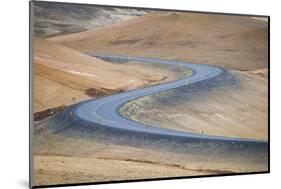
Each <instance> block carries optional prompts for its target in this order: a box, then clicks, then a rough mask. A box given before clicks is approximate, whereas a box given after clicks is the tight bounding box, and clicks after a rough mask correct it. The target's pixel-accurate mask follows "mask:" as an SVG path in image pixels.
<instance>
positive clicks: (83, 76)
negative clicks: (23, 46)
mask: <svg viewBox="0 0 281 189" xmlns="http://www.w3.org/2000/svg"><path fill="white" fill-rule="evenodd" d="M34 50H35V56H34V73H35V75H34V93H35V94H34V97H35V103H34V106H35V107H34V108H35V112H37V111H42V110H46V109H48V108H53V107H57V106H60V105H63V104H64V105H68V104H72V103H76V102H79V101H81V100H84V99H87V98H90V97H95V96H100V95H107V94H112V93H116V92H120V91H126V90H130V89H134V88H137V87H143V86H145V85H147V84H156V83H158V82H166V81H167V80H170V79H173V74H172V73H171V72H169V71H167V70H165V69H156V68H150V67H146V66H142V65H139V64H138V65H129V64H122V65H117V64H112V63H108V62H105V61H102V60H99V59H96V58H93V57H90V56H87V55H84V54H81V53H80V52H78V51H76V50H73V49H70V48H68V47H64V46H61V45H58V44H55V43H53V42H50V41H47V40H44V39H42V38H35V40H34Z"/></svg>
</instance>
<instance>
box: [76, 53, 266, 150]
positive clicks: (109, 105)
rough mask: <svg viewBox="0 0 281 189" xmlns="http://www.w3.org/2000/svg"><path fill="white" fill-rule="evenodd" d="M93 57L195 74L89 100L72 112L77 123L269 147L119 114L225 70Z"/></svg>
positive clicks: (185, 63) (252, 141)
mask: <svg viewBox="0 0 281 189" xmlns="http://www.w3.org/2000/svg"><path fill="white" fill-rule="evenodd" d="M87 54H89V55H91V56H93V57H97V58H101V59H114V60H120V61H138V62H150V63H157V64H162V65H170V66H180V67H185V68H188V69H191V70H192V71H193V74H192V75H191V76H189V77H186V78H183V79H180V80H176V81H172V82H168V83H164V84H159V85H155V86H152V87H148V88H142V89H135V90H131V91H127V92H123V93H119V94H115V95H111V96H106V97H101V98H98V99H94V100H88V101H84V102H81V103H79V104H77V105H75V106H74V107H73V108H72V109H71V111H72V112H73V115H74V116H75V119H76V120H77V119H78V120H80V121H81V120H83V121H84V122H87V123H91V124H92V127H100V128H101V127H102V128H103V130H106V129H110V130H111V131H113V130H114V131H118V132H119V133H120V132H121V133H126V132H133V133H134V134H144V133H145V135H146V136H147V135H148V134H152V135H153V137H154V138H157V140H159V138H165V137H168V138H169V137H173V138H175V137H180V138H188V139H200V140H208V141H209V140H212V141H220V142H222V141H224V142H235V141H236V142H240V143H241V142H244V143H255V144H260V143H264V144H267V142H266V141H257V140H252V139H241V138H228V137H221V136H209V135H200V134H196V133H189V132H183V131H176V130H172V129H166V128H159V127H155V126H151V125H144V124H142V123H138V122H135V121H133V120H129V119H127V118H125V117H123V116H122V115H120V113H119V108H120V107H121V106H122V105H124V104H125V103H126V102H128V101H131V100H134V99H137V98H140V97H144V96H147V95H151V94H155V93H159V92H161V91H165V90H168V89H174V88H178V87H182V86H185V85H187V84H188V85H191V84H196V83H199V82H206V81H207V80H210V79H212V78H215V77H219V76H220V75H221V74H223V73H225V72H227V71H226V70H224V69H222V68H218V67H213V66H208V65H201V64H192V63H187V62H177V61H171V60H160V59H155V58H143V57H129V56H115V55H102V54H95V53H87Z"/></svg>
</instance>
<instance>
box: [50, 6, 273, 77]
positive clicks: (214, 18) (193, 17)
mask: <svg viewBox="0 0 281 189" xmlns="http://www.w3.org/2000/svg"><path fill="white" fill-rule="evenodd" d="M267 36H268V30H267V22H266V21H263V20H257V19H253V18H251V17H241V16H222V15H210V14H195V13H166V12H161V13H157V12H156V13H150V14H146V15H144V16H142V17H138V18H135V19H131V20H129V21H125V22H122V23H120V24H115V25H109V26H106V27H103V28H100V29H96V30H88V31H85V32H80V33H75V34H69V35H64V36H58V37H54V38H50V40H52V41H55V42H58V43H61V44H63V45H66V46H68V47H71V48H73V49H76V50H79V51H94V52H101V53H108V54H121V55H137V56H146V57H156V58H163V59H171V60H184V61H190V62H193V63H202V64H210V65H216V66H221V67H224V68H227V69H234V70H242V71H243V70H254V69H261V68H267V57H268V51H267V45H268V44H267Z"/></svg>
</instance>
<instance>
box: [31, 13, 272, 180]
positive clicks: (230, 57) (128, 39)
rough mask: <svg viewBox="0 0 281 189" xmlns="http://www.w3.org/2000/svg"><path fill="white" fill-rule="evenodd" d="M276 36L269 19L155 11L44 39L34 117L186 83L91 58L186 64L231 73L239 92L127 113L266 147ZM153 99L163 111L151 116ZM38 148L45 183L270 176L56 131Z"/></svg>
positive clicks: (172, 75)
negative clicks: (271, 48)
mask: <svg viewBox="0 0 281 189" xmlns="http://www.w3.org/2000/svg"><path fill="white" fill-rule="evenodd" d="M267 35H268V30H267V22H266V21H264V20H260V19H253V18H250V17H241V16H219V15H207V14H195V13H167V12H153V13H148V14H145V15H144V16H141V17H137V18H133V19H130V20H128V21H123V22H120V23H115V24H112V25H107V26H104V27H101V28H97V29H91V30H87V31H84V32H79V33H75V34H68V35H62V36H57V37H53V38H48V39H47V40H44V39H41V38H36V39H35V44H34V46H35V58H34V60H35V64H34V69H35V71H34V73H35V75H34V78H35V80H34V82H35V85H34V86H35V89H34V91H35V95H34V97H35V99H34V100H35V101H34V105H35V110H36V111H42V110H46V109H48V108H54V107H58V106H60V105H62V104H64V105H69V104H74V103H76V102H79V101H81V100H84V99H88V98H92V97H96V96H102V95H109V94H113V93H117V92H121V91H126V90H130V89H134V88H139V87H143V86H146V85H147V84H149V85H152V84H157V83H161V82H167V81H170V80H173V79H178V78H179V75H178V74H179V73H178V72H174V71H172V70H170V69H167V68H160V67H153V66H150V65H149V66H147V65H142V64H112V63H108V62H105V61H102V60H99V59H96V58H93V57H90V56H87V55H85V54H83V52H91V51H93V52H96V53H102V54H121V55H135V56H144V57H156V58H162V59H171V60H184V61H190V62H192V63H202V64H210V65H215V66H221V67H223V68H226V69H228V70H232V71H231V73H233V74H234V75H236V76H237V77H238V78H239V85H238V86H235V87H233V88H232V87H228V88H225V89H222V90H217V91H216V90H212V91H209V92H207V93H204V94H202V95H199V96H197V97H194V98H193V99H192V101H188V102H185V103H182V104H177V105H174V106H167V105H165V103H163V104H156V103H155V102H154V99H153V98H150V97H144V98H142V99H138V100H136V101H134V104H135V105H136V106H135V105H132V104H127V105H126V106H127V108H128V110H129V109H130V110H137V111H132V112H134V115H128V116H132V117H131V118H132V119H135V120H138V121H140V122H145V123H151V124H157V126H161V127H166V128H167V127H168V128H172V129H177V130H184V131H191V132H195V133H202V134H211V135H222V136H229V137H241V138H254V139H262V140H267V130H268V125H267V119H268V117H267V116H268V112H267V110H268V109H267V108H268V104H267V102H268V101H267V98H268V93H267V81H268V71H267V68H268V62H267V58H268V51H267V45H268V42H267ZM181 76H182V75H181ZM175 101H176V100H175ZM144 102H145V103H146V104H147V103H150V105H154V104H155V105H157V108H156V109H155V108H154V109H151V110H147V109H146V111H143V110H144V109H143V108H145V106H144ZM132 112H129V113H132ZM50 118H51V117H50ZM35 129H36V128H35ZM34 143H35V146H34V171H35V174H34V175H35V184H37V185H38V184H39V185H40V184H43V185H45V184H60V183H76V182H96V181H111V180H120V179H121V180H123V179H125V180H127V179H141V178H156V177H157V178H159V177H174V176H189V175H202V174H203V175H206V174H222V173H236V172H253V171H266V170H267V164H266V163H264V162H256V161H254V160H252V159H251V158H254V157H249V159H239V158H237V157H235V156H232V155H231V154H230V155H229V156H227V157H220V158H218V156H219V154H216V152H214V153H213V154H210V156H208V157H206V156H198V155H194V154H177V153H171V152H165V151H161V149H158V150H150V149H143V148H136V147H128V146H118V145H113V144H107V143H104V142H101V141H95V140H94V139H92V140H89V139H86V138H79V137H77V138H71V137H65V136H62V135H60V134H56V133H51V134H49V135H47V136H40V135H39V136H35V141H34Z"/></svg>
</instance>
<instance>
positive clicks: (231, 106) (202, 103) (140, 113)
mask: <svg viewBox="0 0 281 189" xmlns="http://www.w3.org/2000/svg"><path fill="white" fill-rule="evenodd" d="M234 73H235V75H236V76H238V77H239V80H240V86H236V87H229V88H224V89H220V90H215V91H209V92H207V93H206V94H203V95H198V96H196V97H193V98H192V99H191V100H189V101H186V102H182V103H180V104H175V105H171V104H166V103H159V101H158V100H155V96H146V97H143V98H139V99H137V100H134V101H132V102H128V103H127V104H125V106H123V107H122V108H121V112H122V114H123V115H124V116H126V117H128V118H130V119H133V120H135V121H137V122H142V123H146V124H149V125H157V126H158V127H164V128H169V129H175V130H180V131H187V132H193V133H197V134H204V135H215V136H226V137H234V138H251V139H259V140H268V102H267V100H268V88H267V78H266V76H264V74H265V73H266V70H260V71H258V72H257V71H255V72H254V73H245V72H237V71H236V72H234ZM261 73H263V75H261ZM187 93H188V91H187ZM161 95H166V93H163V94H161V93H159V94H158V97H157V99H158V98H160V99H161ZM151 104H153V106H155V107H157V108H152V109H151V108H149V107H146V106H147V105H148V106H151Z"/></svg>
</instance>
